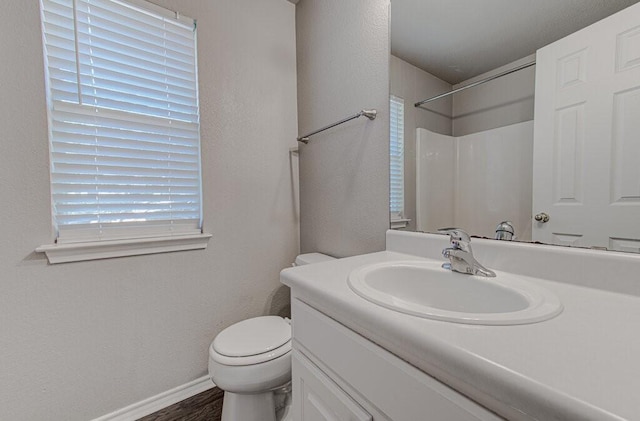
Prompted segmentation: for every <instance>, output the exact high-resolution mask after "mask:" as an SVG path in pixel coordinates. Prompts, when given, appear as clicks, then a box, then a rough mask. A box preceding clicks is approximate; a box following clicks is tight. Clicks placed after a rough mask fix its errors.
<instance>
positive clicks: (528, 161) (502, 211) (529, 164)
mask: <svg viewBox="0 0 640 421" xmlns="http://www.w3.org/2000/svg"><path fill="white" fill-rule="evenodd" d="M457 142H458V153H457V162H456V173H457V176H456V179H457V185H456V188H455V189H454V191H455V194H456V196H455V199H454V201H455V226H458V227H463V228H464V229H465V230H467V231H468V232H469V233H473V234H474V235H478V236H484V237H488V238H494V237H495V232H496V225H498V224H499V223H500V222H502V221H511V222H512V223H513V226H514V228H515V232H516V236H517V239H518V240H522V241H531V221H532V217H531V206H532V204H531V203H532V199H531V198H532V194H533V193H532V190H533V159H532V156H533V121H525V122H523V123H516V124H512V125H510V126H505V127H499V128H497V129H491V130H486V131H483V132H478V133H473V134H470V135H466V136H461V137H458V138H457Z"/></svg>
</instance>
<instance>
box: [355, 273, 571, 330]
mask: <svg viewBox="0 0 640 421" xmlns="http://www.w3.org/2000/svg"><path fill="white" fill-rule="evenodd" d="M496 274H497V276H496V277H495V278H485V277H482V276H471V275H463V274H460V273H457V272H452V271H450V270H446V269H443V268H442V267H441V263H438V262H434V261H402V262H385V263H377V264H373V265H368V266H363V267H360V268H358V269H355V270H354V271H352V272H351V274H350V275H349V286H350V287H351V289H352V290H353V291H355V292H356V293H357V294H358V295H360V296H361V297H363V298H365V299H367V300H369V301H371V302H373V303H375V304H378V305H381V306H383V307H387V308H390V309H392V310H396V311H399V312H402V313H407V314H411V315H414V316H419V317H425V318H429V319H436V320H444V321H448V322H456V323H467V324H481V325H517V324H527V323H535V322H540V321H543V320H547V319H550V318H552V317H554V316H556V315H558V314H559V313H560V312H561V311H562V303H560V300H559V299H558V297H557V296H556V295H555V294H553V293H552V292H551V291H548V290H546V289H544V288H541V287H539V286H537V285H535V284H533V283H531V282H528V281H525V280H524V279H521V278H518V277H517V276H514V275H511V274H508V273H504V272H496Z"/></svg>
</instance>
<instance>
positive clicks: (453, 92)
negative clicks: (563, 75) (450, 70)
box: [413, 60, 536, 110]
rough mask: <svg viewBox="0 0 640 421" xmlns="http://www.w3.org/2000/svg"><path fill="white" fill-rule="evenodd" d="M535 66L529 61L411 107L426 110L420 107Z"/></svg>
mask: <svg viewBox="0 0 640 421" xmlns="http://www.w3.org/2000/svg"><path fill="white" fill-rule="evenodd" d="M535 64H536V61H535V60H534V61H531V62H529V63H525V64H522V65H520V66H517V67H514V68H513V69H509V70H505V71H504V72H501V73H498V74H496V75H493V76H489V77H488V78H485V79H482V80H479V81H477V82H473V83H471V84H469V85H466V86H463V87H461V88H458V89H454V90H453V91H449V92H445V93H443V94H440V95H436V96H433V97H431V98H427V99H425V100H424V101H420V102H416V103H415V104H413V106H414V107H416V108H422V109H425V110H426V108H424V107H422V105H423V104H426V103H427V102H431V101H435V100H436V99H440V98H444V97H447V96H449V95H453V94H455V93H458V92H460V91H464V90H465V89H469V88H473V87H474V86H478V85H482V84H483V83H487V82H489V81H491V80H494V79H498V78H499V77H502V76H506V75H509V74H511V73H515V72H517V71H519V70H522V69H526V68H527V67H531V66H534V65H535Z"/></svg>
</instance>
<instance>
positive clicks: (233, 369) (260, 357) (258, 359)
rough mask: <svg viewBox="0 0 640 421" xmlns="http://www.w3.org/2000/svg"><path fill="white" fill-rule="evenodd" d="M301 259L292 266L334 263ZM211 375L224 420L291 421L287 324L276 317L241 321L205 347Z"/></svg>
mask: <svg viewBox="0 0 640 421" xmlns="http://www.w3.org/2000/svg"><path fill="white" fill-rule="evenodd" d="M333 259H334V258H333V257H330V256H326V255H324V254H320V253H308V254H302V255H300V256H298V257H297V258H296V262H295V264H294V265H296V266H300V265H306V264H312V263H318V262H323V261H328V260H333ZM209 376H210V377H211V380H212V381H213V383H214V384H215V385H216V386H218V387H219V388H220V389H222V390H224V392H225V393H224V401H223V404H222V421H289V420H290V413H289V410H288V409H289V408H288V404H289V403H290V401H291V399H290V382H291V323H290V321H289V319H286V318H282V317H279V316H262V317H254V318H251V319H247V320H243V321H241V322H238V323H236V324H234V325H231V326H229V327H227V328H226V329H224V330H223V331H222V332H220V333H219V334H218V335H217V336H216V338H215V339H214V340H213V342H212V343H211V346H210V347H209Z"/></svg>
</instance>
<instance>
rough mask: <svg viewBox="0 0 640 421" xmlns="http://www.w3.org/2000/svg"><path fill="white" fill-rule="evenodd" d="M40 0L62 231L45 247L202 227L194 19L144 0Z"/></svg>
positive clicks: (56, 216) (146, 238)
mask: <svg viewBox="0 0 640 421" xmlns="http://www.w3.org/2000/svg"><path fill="white" fill-rule="evenodd" d="M41 10H42V28H43V43H44V53H45V67H46V68H45V70H46V74H47V105H48V113H49V148H50V157H51V163H50V167H51V195H52V213H53V222H54V226H55V230H56V237H57V239H56V243H57V244H56V245H55V246H43V247H42V248H41V249H46V248H53V249H56V248H57V249H74V248H78V245H80V246H81V245H82V244H84V245H85V246H86V245H87V243H90V244H91V247H96V242H105V241H109V242H111V245H113V242H114V241H116V242H117V241H118V240H120V242H121V243H123V244H124V243H125V241H122V240H127V241H126V244H127V245H128V246H127V247H129V248H131V240H132V239H138V240H141V241H140V242H141V243H145V244H147V245H149V244H151V243H153V241H157V240H158V239H159V238H164V239H165V240H166V239H167V238H170V237H173V238H174V240H175V239H180V241H182V242H183V243H185V242H186V243H189V241H188V239H189V238H190V237H194V236H195V237H200V236H201V232H202V231H201V220H202V193H201V182H200V177H201V175H200V173H201V169H200V126H199V109H198V89H197V88H198V82H197V65H196V62H197V61H196V31H195V21H194V20H192V19H189V18H185V17H182V16H180V15H178V14H177V13H175V12H171V11H168V10H165V9H163V8H160V7H158V6H156V5H153V4H151V3H147V2H143V1H140V0H128V1H126V2H125V1H119V0H41ZM206 237H207V238H208V236H206ZM150 239H156V240H153V241H152V240H150ZM186 243H185V244H182V245H181V246H180V247H179V249H185V248H204V247H202V245H200V246H198V247H195V246H194V247H188V246H187V245H186ZM73 244H76V246H75V247H74V246H73ZM64 245H67V247H61V246H64ZM156 245H158V244H156ZM161 246H162V247H161V248H162V249H161V250H155V251H153V250H150V249H149V248H148V247H147V246H145V247H146V248H145V250H142V252H136V251H135V250H134V251H131V250H130V251H129V252H126V253H122V254H117V253H116V255H128V254H146V253H149V252H156V251H169V250H168V249H167V244H161ZM204 246H206V242H205V243H204ZM41 251H45V252H46V251H47V250H41ZM47 255H48V257H49V260H50V261H51V255H49V253H48V252H47ZM114 256H115V255H108V256H102V257H114ZM99 257H100V256H98V257H97V258H99ZM93 258H96V257H93ZM81 260H84V259H81Z"/></svg>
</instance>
